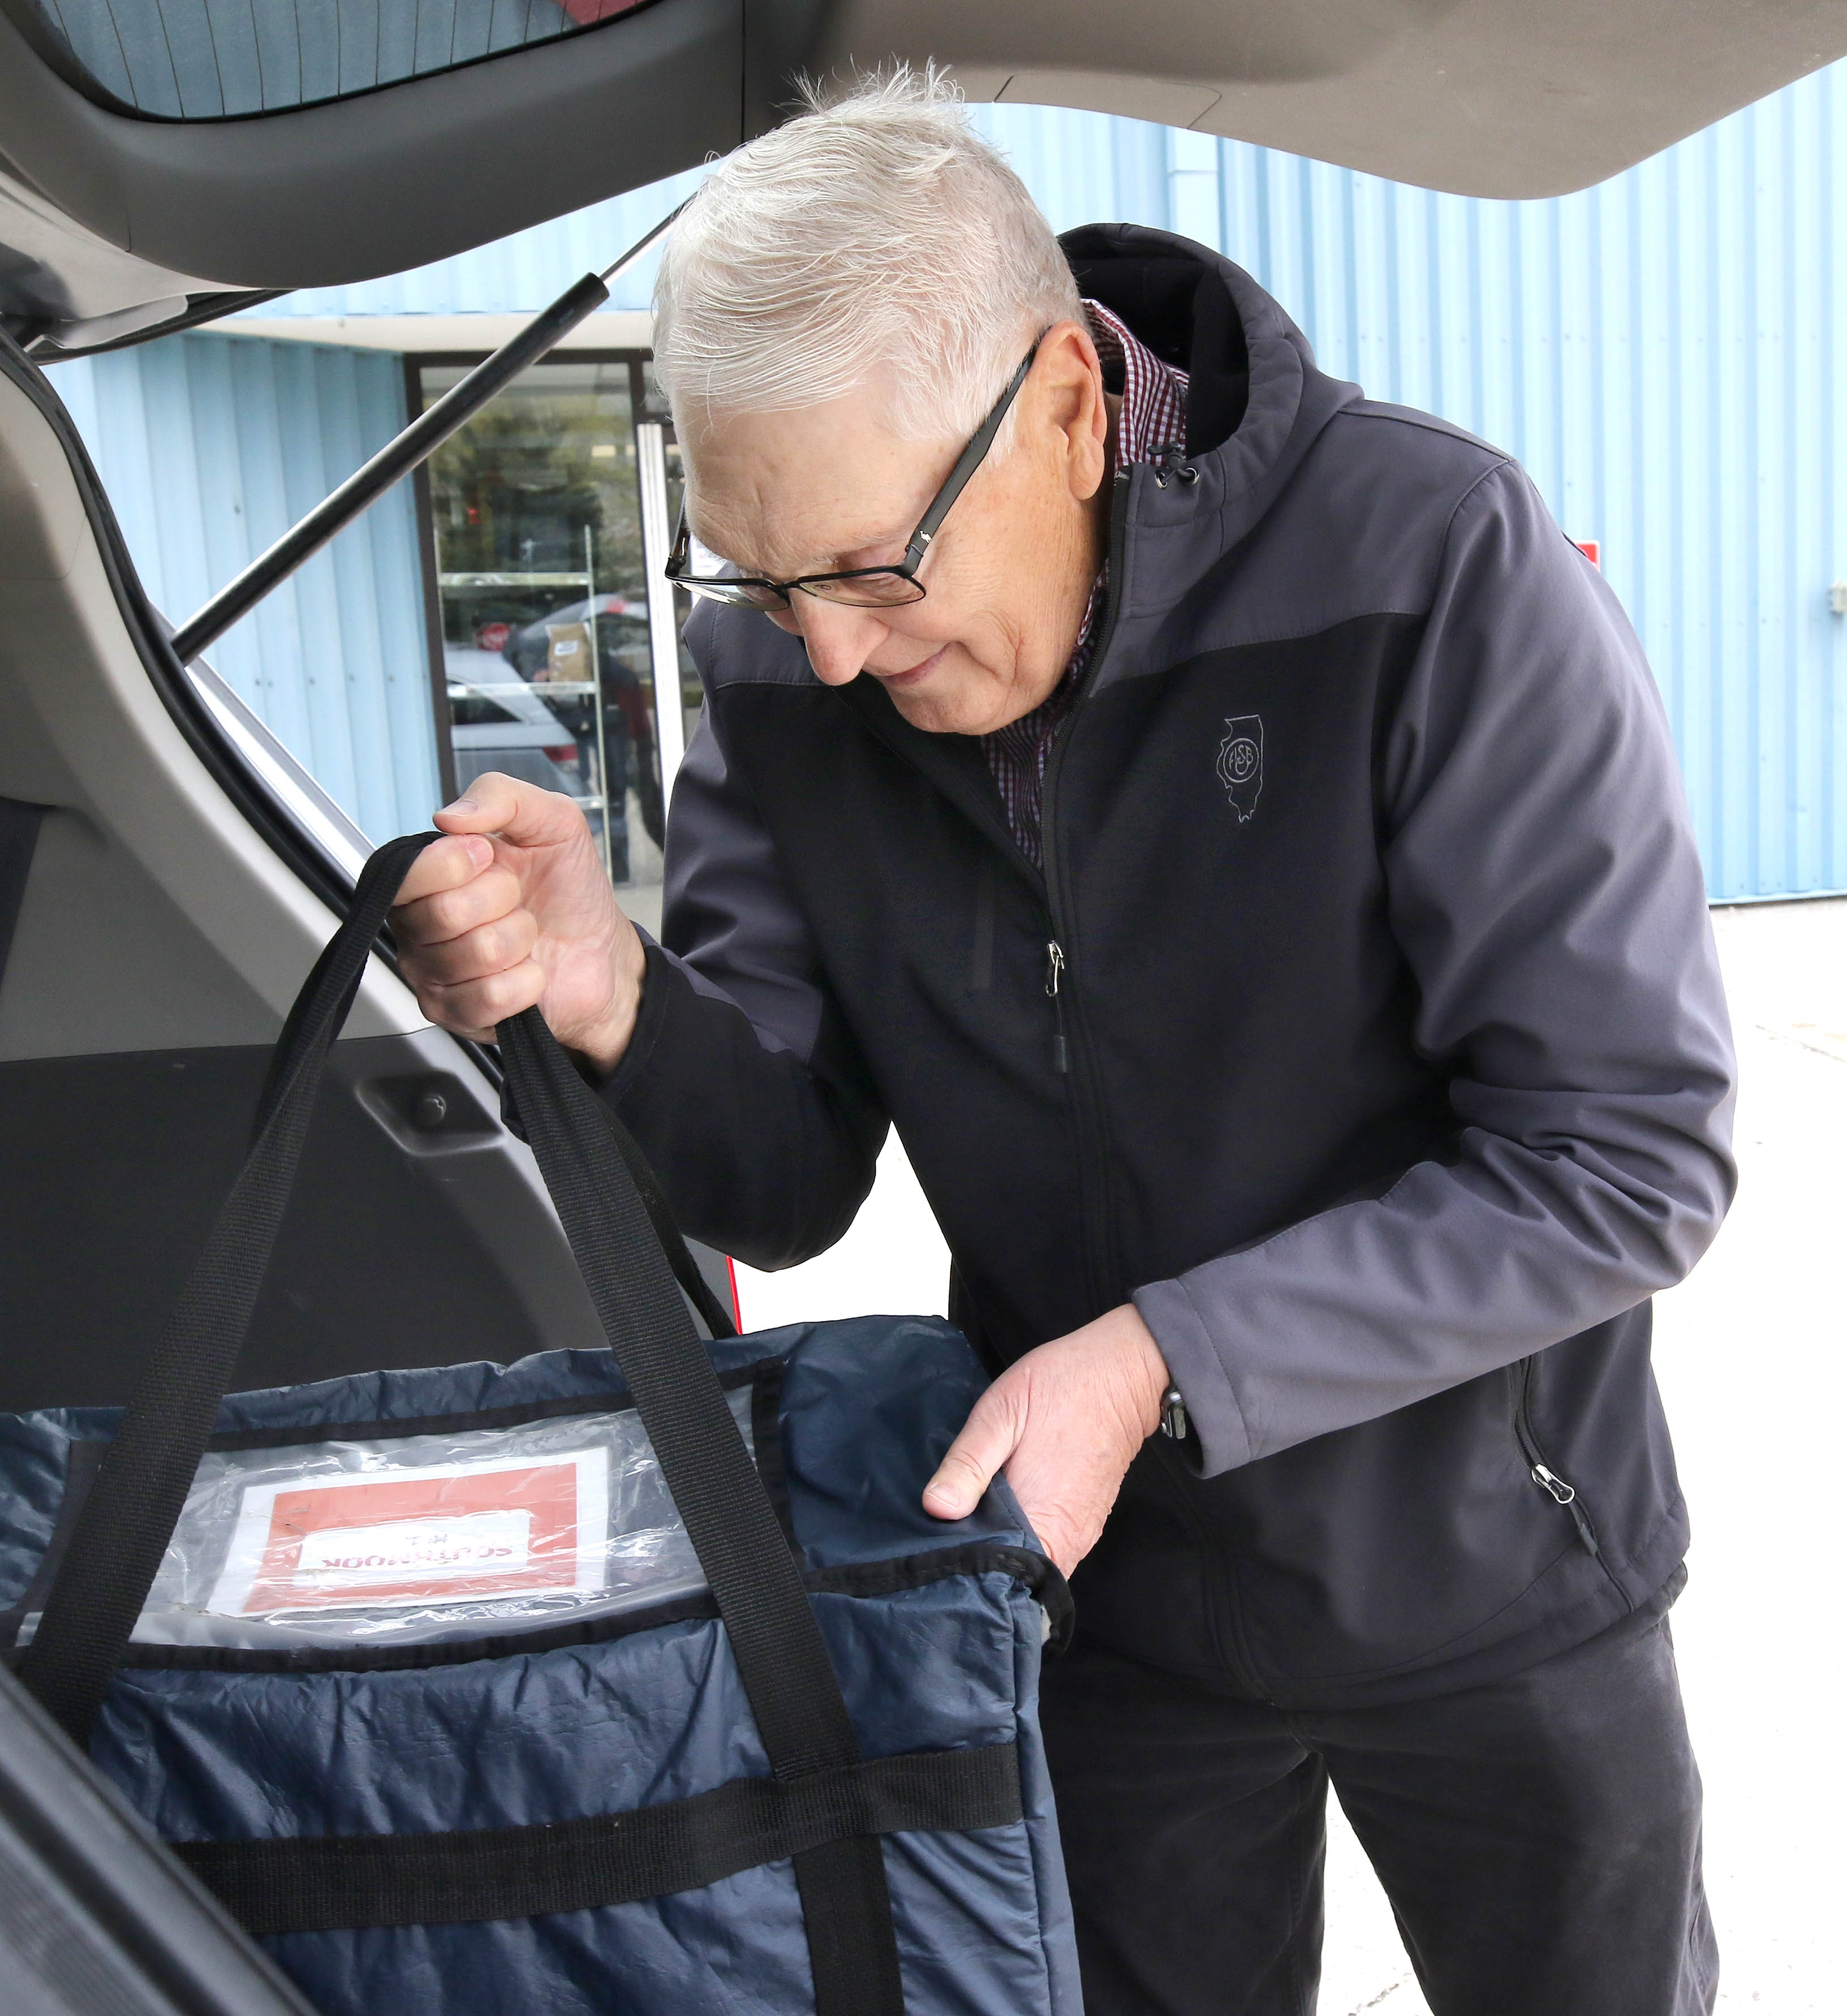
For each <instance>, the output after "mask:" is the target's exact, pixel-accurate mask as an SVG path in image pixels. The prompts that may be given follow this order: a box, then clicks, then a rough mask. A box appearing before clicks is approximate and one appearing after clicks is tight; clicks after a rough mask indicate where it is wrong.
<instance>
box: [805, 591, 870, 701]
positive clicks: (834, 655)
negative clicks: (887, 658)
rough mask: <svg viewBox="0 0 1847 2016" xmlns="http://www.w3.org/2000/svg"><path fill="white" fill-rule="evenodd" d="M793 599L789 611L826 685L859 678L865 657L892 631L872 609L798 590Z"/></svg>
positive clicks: (837, 684) (810, 660) (809, 659)
mask: <svg viewBox="0 0 1847 2016" xmlns="http://www.w3.org/2000/svg"><path fill="white" fill-rule="evenodd" d="M790 603H791V610H790V613H791V614H793V615H794V617H795V620H796V623H797V627H798V628H800V630H801V640H802V642H803V643H805V644H806V645H807V646H808V663H809V664H811V665H812V666H813V667H814V668H815V678H816V679H819V680H820V681H821V682H822V683H823V685H826V686H845V685H846V684H847V683H848V681H849V680H851V679H858V678H859V675H860V674H861V673H862V671H865V669H866V660H867V659H868V658H869V657H871V656H872V654H873V652H874V651H876V650H877V649H878V647H879V646H880V644H881V643H884V640H885V639H886V638H887V636H888V635H890V634H891V632H890V629H889V626H888V625H886V624H885V623H884V622H882V621H880V618H879V616H878V615H877V612H876V611H874V610H870V609H855V608H854V607H852V606H851V604H850V603H844V602H826V601H823V599H821V598H820V597H819V596H813V595H803V594H801V592H799V591H798V592H797V593H796V594H795V595H794V596H791V597H790Z"/></svg>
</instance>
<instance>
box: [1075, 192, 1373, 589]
mask: <svg viewBox="0 0 1847 2016" xmlns="http://www.w3.org/2000/svg"><path fill="white" fill-rule="evenodd" d="M1059 243H1060V246H1061V247H1063V248H1064V255H1065V257H1066V258H1067V259H1068V260H1069V261H1070V262H1071V271H1072V273H1073V274H1074V275H1075V277H1076V279H1077V283H1078V288H1079V290H1080V291H1081V292H1082V293H1084V294H1085V295H1086V296H1087V297H1089V299H1090V300H1092V301H1100V302H1102V304H1104V307H1105V308H1108V309H1109V310H1110V311H1111V312H1112V313H1113V314H1115V315H1120V316H1121V317H1122V319H1123V321H1124V322H1126V323H1127V324H1128V325H1129V328H1130V329H1132V330H1133V331H1134V332H1135V333H1136V336H1137V337H1139V338H1140V340H1142V341H1143V343H1145V344H1147V346H1148V347H1149V348H1150V350H1152V351H1154V354H1155V355H1156V356H1157V357H1159V358H1162V359H1163V360H1164V361H1165V362H1168V363H1170V364H1174V365H1179V367H1181V368H1182V369H1184V370H1185V371H1186V373H1188V374H1189V386H1188V391H1187V398H1186V453H1187V457H1188V459H1189V461H1190V463H1191V464H1192V466H1194V467H1195V468H1196V469H1197V471H1198V481H1197V482H1194V483H1190V484H1167V485H1165V487H1163V486H1161V485H1160V484H1156V483H1154V481H1151V480H1150V479H1151V477H1152V476H1153V473H1154V472H1152V471H1151V470H1145V469H1138V470H1136V471H1135V472H1134V479H1135V486H1136V489H1135V494H1134V495H1132V499H1131V503H1130V512H1131V523H1132V525H1140V524H1146V525H1147V527H1149V528H1150V530H1154V529H1157V528H1158V529H1161V530H1164V531H1165V530H1175V529H1178V528H1179V526H1180V525H1181V524H1187V523H1190V524H1191V525H1192V526H1193V527H1194V528H1195V529H1196V531H1197V533H1198V534H1199V535H1201V543H1200V547H1199V552H1198V556H1197V558H1198V565H1199V567H1201V569H1203V568H1204V567H1207V566H1209V565H1210V564H1211V563H1212V560H1214V559H1215V557H1216V556H1217V555H1218V554H1219V553H1222V552H1223V551H1224V550H1226V549H1227V548H1228V547H1230V546H1232V545H1236V544H1237V542H1238V541H1239V540H1240V539H1241V538H1244V535H1246V534H1247V533H1248V532H1249V531H1250V530H1251V527H1253V526H1254V525H1255V524H1256V523H1257V521H1258V519H1259V518H1261V517H1262V515H1263V513H1264V512H1265V510H1266V509H1267V508H1268V506H1269V503H1270V502H1271V500H1272V499H1273V498H1274V497H1275V496H1276V494H1277V492H1278V491H1280V489H1281V488H1282V487H1283V486H1284V484H1285V483H1287V481H1288V480H1289V478H1290V477H1291V475H1292V474H1293V473H1294V471H1295V470H1296V469H1297V468H1298V466H1299V465H1300V464H1301V462H1302V458H1303V456H1304V455H1306V454H1307V452H1308V451H1309V448H1310V447H1311V445H1312V444H1313V442H1314V440H1315V438H1316V436H1317V435H1318V434H1320V431H1321V430H1322V429H1323V427H1326V426H1327V423H1328V422H1329V421H1330V419H1333V418H1334V415H1335V414H1336V413H1338V412H1340V411H1341V409H1342V408H1343V407H1345V406H1348V405H1352V404H1354V403H1355V402H1356V401H1358V400H1359V399H1361V398H1363V397H1364V394H1363V393H1362V392H1361V391H1360V388H1359V387H1358V386H1357V385H1351V384H1348V383H1345V381H1344V380H1340V379H1338V378H1330V377H1329V376H1327V374H1326V373H1323V372H1322V371H1321V370H1320V369H1317V367H1316V363H1315V354H1314V352H1313V351H1312V349H1311V348H1310V347H1309V340H1308V338H1307V337H1305V336H1304V335H1303V334H1302V331H1301V330H1300V329H1298V328H1297V327H1296V326H1295V324H1294V322H1291V320H1290V319H1289V317H1288V316H1287V315H1286V314H1284V311H1283V309H1282V308H1281V307H1280V305H1279V304H1277V303H1276V301H1273V299H1272V298H1271V297H1270V296H1269V294H1267V293H1265V292H1264V290H1263V289H1262V287H1260V286H1258V284H1257V283H1256V282H1255V280H1254V279H1251V275H1249V274H1248V273H1247V272H1245V271H1244V268H1242V267H1241V266H1237V265H1233V262H1232V261H1230V260H1229V259H1227V258H1225V257H1222V255H1221V254H1219V253H1216V252H1214V251H1212V250H1210V249H1209V248H1208V247H1206V246H1204V245H1199V244H1196V243H1194V241H1193V240H1192V239H1190V238H1180V237H1176V236H1175V235H1174V233H1173V232H1168V231H1154V230H1151V229H1149V228H1148V227H1147V226H1146V225H1139V224H1087V225H1082V226H1080V227H1079V228H1078V229H1077V230H1075V231H1068V232H1065V233H1064V236H1063V237H1062V238H1060V240H1059ZM1163 544H1164V545H1165V544H1166V542H1165V541H1164V542H1163ZM1174 557H1176V556H1175V555H1173V554H1172V551H1171V549H1170V550H1169V552H1168V554H1166V555H1165V556H1164V561H1165V565H1164V569H1163V571H1164V572H1165V567H1166V566H1171V564H1172V559H1173V558H1174ZM1165 592H1166V593H1167V595H1168V597H1169V598H1171V596H1172V575H1171V574H1168V577H1167V581H1166V584H1165ZM1133 605H1134V596H1133V591H1132V588H1128V589H1127V603H1126V606H1125V610H1124V612H1123V613H1124V614H1125V615H1129V614H1132V610H1133Z"/></svg>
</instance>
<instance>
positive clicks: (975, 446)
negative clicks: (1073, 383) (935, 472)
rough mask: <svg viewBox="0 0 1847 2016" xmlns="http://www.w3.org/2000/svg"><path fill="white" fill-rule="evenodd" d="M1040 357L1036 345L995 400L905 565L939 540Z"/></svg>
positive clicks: (907, 549) (936, 499) (935, 502)
mask: <svg viewBox="0 0 1847 2016" xmlns="http://www.w3.org/2000/svg"><path fill="white" fill-rule="evenodd" d="M1038 355H1039V345H1038V344H1036V343H1035V344H1034V345H1033V346H1032V349H1031V350H1029V351H1028V352H1027V353H1026V355H1025V356H1024V358H1021V362H1020V368H1019V369H1018V370H1017V371H1016V372H1015V373H1014V375H1013V376H1012V377H1011V378H1010V379H1009V380H1007V387H1006V391H1004V392H1003V393H1002V394H1001V395H1000V397H999V398H998V399H997V400H996V401H995V402H994V408H993V410H992V412H990V413H989V414H988V417H987V419H985V420H984V421H982V423H981V427H980V428H979V429H978V430H977V432H976V434H975V437H974V440H973V441H970V443H969V445H968V446H967V448H964V449H963V451H962V452H961V454H960V455H958V456H957V457H956V466H955V467H954V468H953V469H952V470H950V471H949V477H948V479H947V481H945V483H944V484H943V487H942V489H940V490H939V491H938V492H937V493H936V495H935V496H934V498H933V499H931V506H930V509H928V510H927V511H926V512H925V513H923V519H922V520H921V522H920V524H919V525H918V527H917V529H916V531H914V532H913V533H912V535H911V542H910V544H909V545H908V546H907V547H905V553H904V563H905V566H906V567H916V566H917V565H919V564H920V562H921V561H922V560H923V556H924V553H926V552H927V550H928V548H929V545H930V542H931V540H932V539H934V538H935V537H936V532H937V527H938V526H939V525H940V524H942V522H943V520H944V519H945V517H947V516H948V515H949V506H951V505H952V504H953V503H954V502H955V501H956V499H957V498H958V497H960V495H962V492H963V489H964V488H966V487H967V483H968V479H969V478H970V477H971V476H973V475H974V473H975V471H976V470H978V469H979V468H980V467H981V463H982V461H983V459H985V456H986V455H987V453H988V449H989V448H992V446H993V445H994V437H995V436H996V434H999V432H1000V423H1001V422H1002V421H1003V420H1004V419H1006V416H1007V409H1008V408H1009V407H1010V406H1011V405H1013V403H1014V399H1015V398H1017V396H1018V394H1019V391H1020V387H1021V386H1022V385H1024V383H1026V374H1027V373H1028V371H1030V370H1031V369H1032V360H1033V359H1034V358H1035V357H1036V356H1038Z"/></svg>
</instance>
